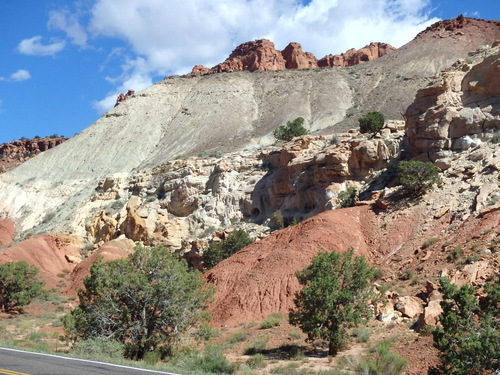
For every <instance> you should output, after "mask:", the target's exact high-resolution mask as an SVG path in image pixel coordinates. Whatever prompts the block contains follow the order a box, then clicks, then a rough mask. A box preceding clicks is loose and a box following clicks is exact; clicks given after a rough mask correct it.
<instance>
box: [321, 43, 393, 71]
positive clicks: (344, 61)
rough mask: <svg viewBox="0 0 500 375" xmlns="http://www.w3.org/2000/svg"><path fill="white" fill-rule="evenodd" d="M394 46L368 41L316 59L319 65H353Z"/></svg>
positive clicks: (383, 53) (376, 57) (380, 54)
mask: <svg viewBox="0 0 500 375" xmlns="http://www.w3.org/2000/svg"><path fill="white" fill-rule="evenodd" d="M395 49H396V48H394V47H393V46H391V45H390V44H387V43H378V42H377V43H373V42H372V43H370V44H369V45H367V46H365V47H363V48H361V49H359V50H357V49H355V48H351V49H350V50H348V51H347V52H345V53H342V54H340V55H327V56H325V57H323V58H322V59H320V60H319V61H318V66H320V67H336V66H354V65H358V64H361V63H364V62H367V61H372V60H375V59H378V58H379V57H382V56H385V55H387V54H388V53H390V52H392V51H394V50H395Z"/></svg>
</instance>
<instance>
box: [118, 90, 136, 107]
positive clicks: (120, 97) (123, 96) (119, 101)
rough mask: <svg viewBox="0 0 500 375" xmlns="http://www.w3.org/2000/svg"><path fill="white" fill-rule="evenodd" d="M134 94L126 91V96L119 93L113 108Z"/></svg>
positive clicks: (131, 91)
mask: <svg viewBox="0 0 500 375" xmlns="http://www.w3.org/2000/svg"><path fill="white" fill-rule="evenodd" d="M134 94H135V91H134V90H128V91H127V93H126V94H124V93H121V94H120V95H118V98H116V103H115V107H116V106H117V105H118V104H121V103H123V102H124V101H125V100H127V99H128V98H129V96H132V95H134Z"/></svg>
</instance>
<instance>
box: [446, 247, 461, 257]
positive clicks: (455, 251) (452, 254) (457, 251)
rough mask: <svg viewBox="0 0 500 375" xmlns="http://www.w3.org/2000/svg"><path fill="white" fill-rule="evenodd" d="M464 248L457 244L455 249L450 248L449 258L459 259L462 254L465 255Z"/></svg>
mask: <svg viewBox="0 0 500 375" xmlns="http://www.w3.org/2000/svg"><path fill="white" fill-rule="evenodd" d="M463 253H464V252H463V250H462V248H461V247H460V246H459V245H457V246H455V247H454V248H453V249H450V250H449V251H448V259H449V260H457V259H458V258H460V257H461V256H462V255H463Z"/></svg>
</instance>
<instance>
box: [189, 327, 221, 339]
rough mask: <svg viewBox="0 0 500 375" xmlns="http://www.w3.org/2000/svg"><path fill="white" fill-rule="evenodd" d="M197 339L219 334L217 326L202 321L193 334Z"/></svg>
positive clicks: (209, 337)
mask: <svg viewBox="0 0 500 375" xmlns="http://www.w3.org/2000/svg"><path fill="white" fill-rule="evenodd" d="M193 335H194V337H195V338H196V339H197V340H204V341H208V340H210V339H212V338H214V337H218V336H219V335H220V333H219V330H218V329H217V328H214V327H211V326H210V325H209V324H208V323H203V324H201V325H200V327H199V328H198V329H197V330H196V332H195V333H194V334H193Z"/></svg>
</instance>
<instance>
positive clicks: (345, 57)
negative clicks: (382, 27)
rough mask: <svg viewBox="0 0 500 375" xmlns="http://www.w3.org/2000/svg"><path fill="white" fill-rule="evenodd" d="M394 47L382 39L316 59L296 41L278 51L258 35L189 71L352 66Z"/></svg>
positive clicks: (384, 53) (211, 71)
mask: <svg viewBox="0 0 500 375" xmlns="http://www.w3.org/2000/svg"><path fill="white" fill-rule="evenodd" d="M394 50H395V48H394V47H392V46H391V45H389V44H386V43H370V44H369V45H368V46H366V47H363V48H362V49H360V50H356V49H354V48H352V49H350V50H349V51H347V52H346V53H345V54H344V53H343V54H341V55H328V56H325V57H324V58H322V59H321V60H319V61H318V60H317V59H316V56H314V54H312V53H311V52H304V51H302V46H301V45H300V44H299V43H295V42H293V43H290V44H288V45H287V46H286V47H285V49H284V50H283V51H279V50H277V49H276V48H275V47H274V43H273V42H271V41H269V40H267V39H260V40H256V41H252V42H247V43H243V44H241V45H239V46H238V47H236V49H235V50H234V51H233V52H232V53H231V55H230V56H229V58H228V59H227V60H226V61H224V62H223V63H220V64H217V65H216V66H214V67H213V68H211V69H209V68H206V67H204V66H203V65H196V66H195V67H194V68H193V70H192V71H191V74H193V75H199V74H211V73H220V72H228V71H241V70H248V71H250V72H253V71H255V70H263V71H268V70H284V69H304V68H317V67H334V66H353V65H357V64H361V63H363V62H367V61H371V60H375V59H377V58H379V57H382V56H384V55H386V54H388V53H389V52H392V51H394Z"/></svg>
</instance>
